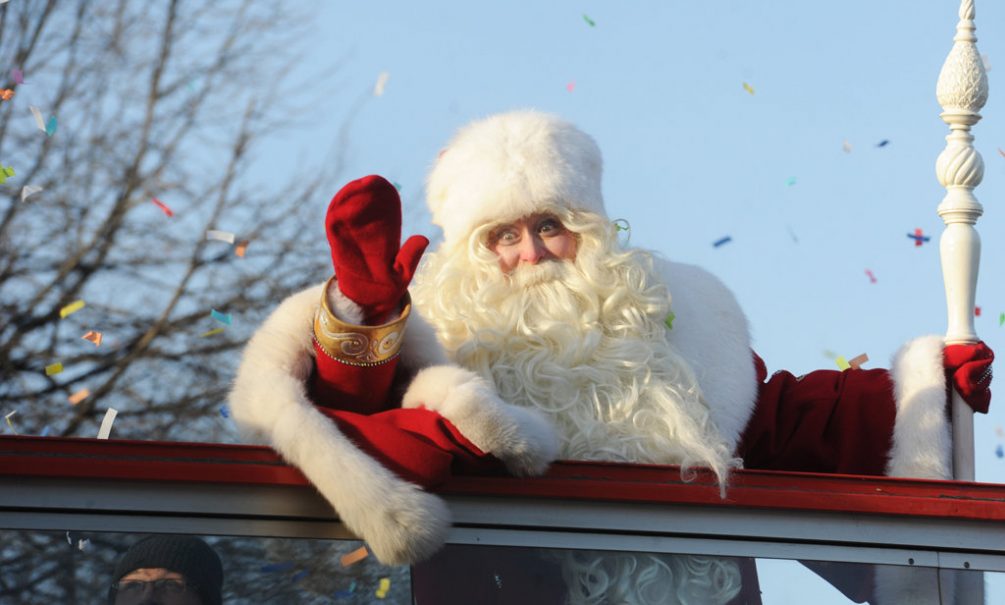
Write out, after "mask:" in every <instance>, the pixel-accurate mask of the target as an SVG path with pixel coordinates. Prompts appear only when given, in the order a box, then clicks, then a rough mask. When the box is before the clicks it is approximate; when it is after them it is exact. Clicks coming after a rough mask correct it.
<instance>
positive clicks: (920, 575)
mask: <svg viewBox="0 0 1005 605" xmlns="http://www.w3.org/2000/svg"><path fill="white" fill-rule="evenodd" d="M969 573H976V572H969ZM955 575H956V574H955V573H954V572H953V571H952V570H947V569H944V570H941V572H940V570H938V569H935V568H931V567H903V566H895V565H877V566H876V577H875V590H874V594H875V596H876V603H875V605H940V604H942V603H945V604H947V605H952V604H953V603H955V602H956V601H955V600H954V597H953V595H954V594H955V592H956V590H955V585H956V577H955ZM940 588H941V594H940ZM961 603H973V604H974V605H979V604H977V603H975V602H973V601H961Z"/></svg>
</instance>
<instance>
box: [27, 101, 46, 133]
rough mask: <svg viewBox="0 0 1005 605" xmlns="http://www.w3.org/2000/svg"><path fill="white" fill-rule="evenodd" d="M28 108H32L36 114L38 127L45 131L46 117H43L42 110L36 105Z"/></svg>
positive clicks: (32, 112) (32, 113)
mask: <svg viewBox="0 0 1005 605" xmlns="http://www.w3.org/2000/svg"><path fill="white" fill-rule="evenodd" d="M28 109H30V110H31V115H33V116H35V124H36V125H37V126H38V129H39V130H41V131H42V132H45V118H43V117H42V112H41V111H40V110H39V109H38V107H35V106H34V105H29V106H28Z"/></svg>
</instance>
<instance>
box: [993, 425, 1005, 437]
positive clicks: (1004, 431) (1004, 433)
mask: <svg viewBox="0 0 1005 605" xmlns="http://www.w3.org/2000/svg"><path fill="white" fill-rule="evenodd" d="M995 435H998V438H999V439H1005V429H1003V428H1002V427H1001V425H998V426H996V427H995Z"/></svg>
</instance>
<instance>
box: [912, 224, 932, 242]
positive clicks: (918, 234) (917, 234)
mask: <svg viewBox="0 0 1005 605" xmlns="http://www.w3.org/2000/svg"><path fill="white" fill-rule="evenodd" d="M907 237H909V238H911V239H913V240H914V246H915V247H918V246H920V245H921V244H923V243H924V242H927V241H929V240H931V239H932V237H931V236H930V235H924V234H923V233H922V231H921V228H920V227H919V228H917V229H915V230H914V233H913V234H911V233H908V234H907Z"/></svg>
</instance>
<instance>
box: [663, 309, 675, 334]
mask: <svg viewBox="0 0 1005 605" xmlns="http://www.w3.org/2000/svg"><path fill="white" fill-rule="evenodd" d="M675 319H677V316H676V315H674V312H673V311H670V314H669V315H667V318H666V319H664V320H663V323H664V324H666V327H667V329H668V330H673V320H675Z"/></svg>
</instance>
